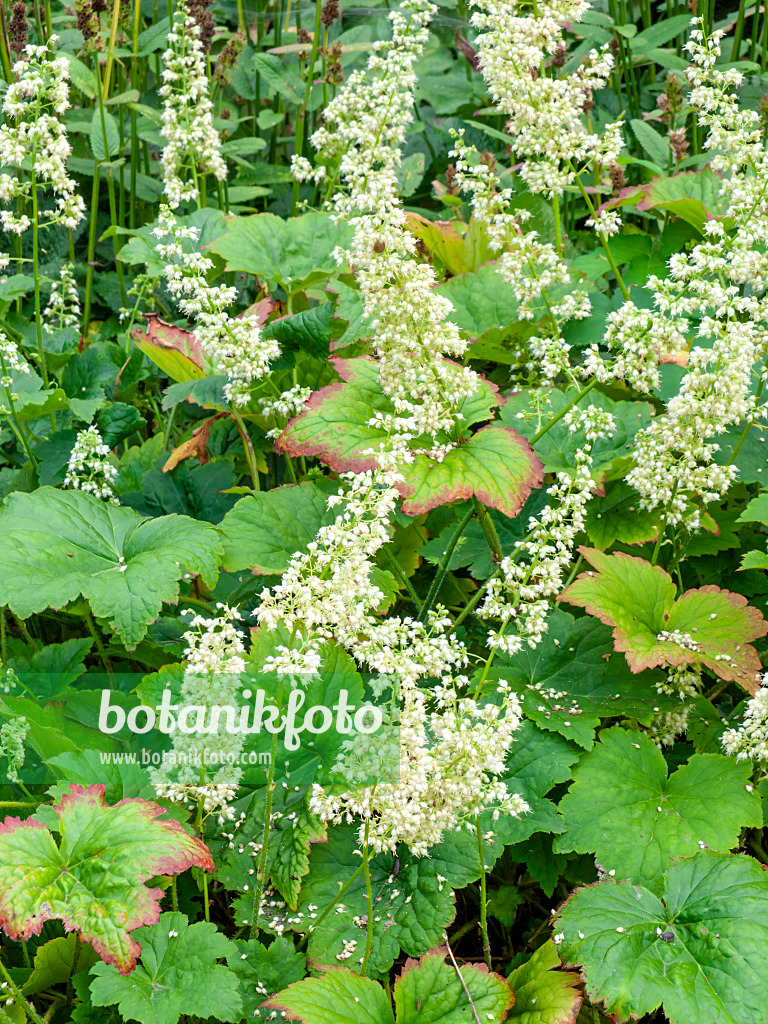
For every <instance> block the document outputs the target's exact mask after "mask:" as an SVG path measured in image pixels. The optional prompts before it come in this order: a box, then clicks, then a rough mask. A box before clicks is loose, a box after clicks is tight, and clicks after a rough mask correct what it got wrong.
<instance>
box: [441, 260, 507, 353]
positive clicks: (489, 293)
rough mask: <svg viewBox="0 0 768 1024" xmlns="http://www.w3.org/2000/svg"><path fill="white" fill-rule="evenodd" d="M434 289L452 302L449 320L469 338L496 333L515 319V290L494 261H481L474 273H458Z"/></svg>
mask: <svg viewBox="0 0 768 1024" xmlns="http://www.w3.org/2000/svg"><path fill="white" fill-rule="evenodd" d="M436 291H437V292H438V293H439V294H440V295H442V296H443V298H446V299H449V300H450V302H451V304H452V305H453V310H452V311H451V312H450V313H449V319H450V320H452V321H453V323H455V324H456V326H457V327H458V328H459V329H460V330H462V331H465V332H466V333H467V334H469V335H471V337H472V338H475V339H477V338H481V337H483V335H486V334H489V333H491V332H496V333H498V332H499V331H500V330H503V328H505V327H507V326H508V325H509V324H511V323H514V322H515V321H516V320H517V298H516V297H515V293H514V291H513V289H512V286H511V285H509V284H507V282H506V281H505V280H504V278H503V277H502V276H501V275H500V274H499V273H498V271H497V268H496V265H495V264H494V263H484V264H483V265H482V266H481V267H480V269H479V270H478V271H477V273H474V274H471V273H469V274H457V275H456V276H455V277H452V278H451V279H450V280H449V281H446V282H445V284H442V285H440V286H439V288H437V289H436ZM471 354H472V350H471V349H470V355H471Z"/></svg>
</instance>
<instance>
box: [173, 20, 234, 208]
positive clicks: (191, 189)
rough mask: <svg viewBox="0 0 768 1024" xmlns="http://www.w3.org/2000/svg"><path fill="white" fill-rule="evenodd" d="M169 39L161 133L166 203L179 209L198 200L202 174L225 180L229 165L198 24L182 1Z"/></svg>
mask: <svg viewBox="0 0 768 1024" xmlns="http://www.w3.org/2000/svg"><path fill="white" fill-rule="evenodd" d="M168 43H169V46H168V49H167V50H166V51H165V53H164V54H163V63H164V65H165V66H164V69H163V76H162V77H163V84H162V86H161V87H160V97H161V99H162V101H163V124H162V128H161V134H162V136H163V138H164V139H165V148H164V149H163V175H164V181H165V196H166V198H167V200H168V205H169V206H170V207H171V208H172V209H176V207H177V206H179V204H180V203H182V202H184V201H194V200H198V201H199V198H200V175H201V174H203V175H204V174H213V175H214V176H215V177H216V179H217V180H218V181H224V179H225V178H226V176H227V165H226V162H225V160H224V158H223V157H222V155H221V152H220V144H221V140H220V139H219V133H218V132H217V131H216V129H215V128H214V126H213V103H212V102H211V98H210V96H209V94H208V77H207V74H206V62H205V50H204V48H203V43H202V40H201V38H200V26H199V25H198V23H197V20H196V19H195V18H194V16H193V15H192V13H191V12H190V10H189V7H188V5H187V4H186V3H185V2H183V0H182V3H180V4H179V7H178V9H177V11H176V17H175V20H174V23H173V30H172V31H171V32H170V33H169V34H168Z"/></svg>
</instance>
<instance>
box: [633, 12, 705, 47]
mask: <svg viewBox="0 0 768 1024" xmlns="http://www.w3.org/2000/svg"><path fill="white" fill-rule="evenodd" d="M690 27H691V19H690V18H689V17H688V15H687V14H675V15H673V17H671V18H664V20H663V21H659V22H658V23H657V24H656V25H651V27H650V28H646V29H644V30H643V31H642V32H640V33H638V34H637V35H636V36H635V38H634V39H633V40H632V42H631V43H630V44H629V48H630V50H631V51H632V52H633V53H636V52H646V51H647V50H650V49H655V48H656V47H658V46H663V45H664V44H665V43H669V42H671V40H673V39H675V38H676V36H685V35H687V34H688V29H689V28H690Z"/></svg>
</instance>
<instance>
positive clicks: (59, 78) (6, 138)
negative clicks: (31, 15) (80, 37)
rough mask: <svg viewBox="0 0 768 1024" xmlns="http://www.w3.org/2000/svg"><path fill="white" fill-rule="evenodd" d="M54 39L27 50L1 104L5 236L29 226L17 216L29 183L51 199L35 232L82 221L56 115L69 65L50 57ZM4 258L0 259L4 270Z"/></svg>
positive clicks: (64, 103)
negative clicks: (18, 206) (53, 202)
mask: <svg viewBox="0 0 768 1024" xmlns="http://www.w3.org/2000/svg"><path fill="white" fill-rule="evenodd" d="M57 42H58V36H51V37H50V39H49V40H48V42H47V43H46V45H45V46H27V48H26V58H25V59H24V60H20V61H18V62H17V63H16V64H14V66H13V73H14V77H15V79H16V80H15V81H14V82H12V83H11V84H10V85H9V86H8V90H7V92H6V94H5V99H4V100H3V114H4V115H5V124H3V125H2V127H0V165H2V166H3V168H4V169H5V171H10V172H13V171H16V173H3V174H0V200H2V202H3V204H4V207H5V208H4V209H0V223H1V224H2V226H3V228H4V230H5V231H8V232H10V233H11V234H16V235H21V234H23V233H24V232H25V231H26V230H27V229H28V228H29V227H30V225H31V221H30V219H29V217H28V216H27V214H26V213H18V212H17V210H16V209H11V206H13V207H16V201H17V199H19V198H21V199H23V200H24V201H25V203H27V202H30V201H31V190H32V180H33V179H32V177H31V176H29V175H30V172H31V175H32V176H34V182H35V187H36V188H37V189H40V190H41V191H46V190H50V192H51V193H52V195H53V197H54V198H55V205H54V208H53V209H52V210H49V211H46V210H38V223H39V224H40V226H41V227H46V226H50V225H54V224H61V225H63V226H64V227H66V228H74V227H77V225H78V224H79V223H80V221H81V220H82V219H83V218H84V217H85V203H84V201H83V199H82V197H81V196H79V195H77V193H76V192H75V187H76V186H75V182H74V180H73V179H72V178H70V177H69V173H68V171H67V159H68V157H69V155H70V153H71V146H70V144H69V140H68V139H67V129H66V124H65V122H64V119H63V117H62V115H63V114H64V112H65V111H66V110H68V109H69V84H68V79H69V62H68V61H67V59H66V57H55V56H54V47H55V45H56V43H57ZM7 264H8V257H7V256H3V257H2V258H0V266H7Z"/></svg>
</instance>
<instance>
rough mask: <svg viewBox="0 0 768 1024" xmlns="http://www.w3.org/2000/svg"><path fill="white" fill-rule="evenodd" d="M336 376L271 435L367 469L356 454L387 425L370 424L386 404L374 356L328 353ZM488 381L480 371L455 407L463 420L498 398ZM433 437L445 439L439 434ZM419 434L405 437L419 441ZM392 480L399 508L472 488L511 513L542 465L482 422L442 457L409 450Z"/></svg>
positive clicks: (522, 445)
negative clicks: (396, 481) (399, 477)
mask: <svg viewBox="0 0 768 1024" xmlns="http://www.w3.org/2000/svg"><path fill="white" fill-rule="evenodd" d="M331 361H332V362H333V364H334V366H335V368H336V371H337V372H338V373H339V375H340V376H341V377H342V378H343V381H344V383H340V384H330V385H329V386H328V387H324V388H321V389H320V390H319V391H317V392H315V394H314V395H313V396H312V398H311V399H310V400H309V402H308V403H307V406H306V410H305V411H304V412H303V413H301V415H300V416H297V417H296V418H295V419H293V420H291V421H290V423H289V424H288V426H287V427H286V428H285V430H284V431H283V433H282V434H281V435H280V437H279V438H278V439H277V442H276V443H275V450H276V451H278V452H282V453H285V454H288V455H294V456H295V455H305V456H306V455H315V456H318V457H319V458H321V459H322V460H323V462H325V463H326V465H328V466H330V467H331V469H333V470H335V471H336V472H339V473H342V472H356V473H360V472H363V471H365V470H371V469H374V468H375V466H376V462H375V460H374V459H373V458H372V457H371V456H370V455H366V454H364V453H365V452H366V451H367V450H370V449H373V450H374V451H377V450H378V448H379V445H380V444H381V443H382V442H384V441H385V440H386V438H387V436H388V435H387V431H386V430H385V429H384V428H383V427H381V426H377V425H375V424H373V425H372V424H371V420H372V419H374V417H375V416H376V414H377V413H381V414H382V415H384V416H387V415H389V414H392V413H393V412H394V409H393V406H392V404H391V403H390V401H389V399H388V398H387V397H386V395H384V394H383V392H382V390H381V387H380V386H379V382H378V369H377V364H376V362H375V361H374V360H373V359H371V358H370V357H368V356H362V357H359V358H356V359H340V358H338V357H334V358H333V359H332V360H331ZM497 391H498V389H497V388H496V387H495V385H493V384H491V383H489V382H488V381H486V380H483V379H481V384H480V387H479V388H478V390H477V391H476V392H475V394H474V395H472V396H471V397H470V398H468V399H467V400H466V401H465V402H464V405H463V406H462V408H461V413H462V416H463V421H462V422H463V424H464V426H466V427H470V426H472V425H473V424H475V423H482V422H483V421H484V420H487V419H489V418H490V416H491V414H492V411H493V409H494V408H495V407H496V406H499V405H500V404H501V403H502V400H501V399H499V397H498V394H497ZM438 440H441V441H446V442H447V441H448V440H449V438H448V437H447V435H446V436H445V437H439V438H438ZM426 443H427V442H426V440H425V439H424V438H419V439H416V440H414V441H413V442H412V446H413V448H414V449H419V448H424V447H425V446H426ZM402 474H403V476H404V478H405V480H404V482H403V483H401V484H400V485H399V486H398V490H399V491H400V493H401V494H402V496H403V498H404V499H405V500H404V501H403V512H405V513H406V514H407V515H412V516H415V515H420V514H421V513H423V512H428V511H429V510H430V509H433V508H436V507H437V506H438V505H444V504H445V503H446V502H449V501H455V500H456V499H457V498H471V497H472V496H473V495H476V496H477V497H478V498H479V500H480V501H482V502H483V504H484V505H487V506H488V507H489V508H495V509H498V510H499V511H500V512H503V513H504V515H507V516H510V517H512V516H515V515H517V513H518V512H519V511H520V509H521V508H522V506H523V504H524V503H525V500H526V498H527V497H528V495H529V494H530V492H531V489H532V488H533V487H540V486H541V482H542V467H541V462H540V461H539V459H538V457H537V456H536V455H535V454H534V452H533V449H532V448H531V446H530V444H529V443H528V442H527V441H526V440H525V438H523V437H520V435H519V434H517V433H516V432H515V431H514V430H511V429H509V428H508V427H503V426H500V425H497V424H491V425H489V426H486V427H483V428H482V429H481V430H478V431H476V433H474V434H472V435H470V436H468V437H466V438H465V439H463V440H461V441H460V442H459V443H458V445H456V446H455V447H454V448H451V449H450V450H449V452H448V454H447V455H446V456H445V458H444V459H443V460H442V462H437V461H435V460H434V459H430V458H428V457H427V456H426V455H424V454H419V455H416V456H415V458H414V461H413V463H411V464H410V465H408V466H405V467H404V468H403V470H402Z"/></svg>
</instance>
